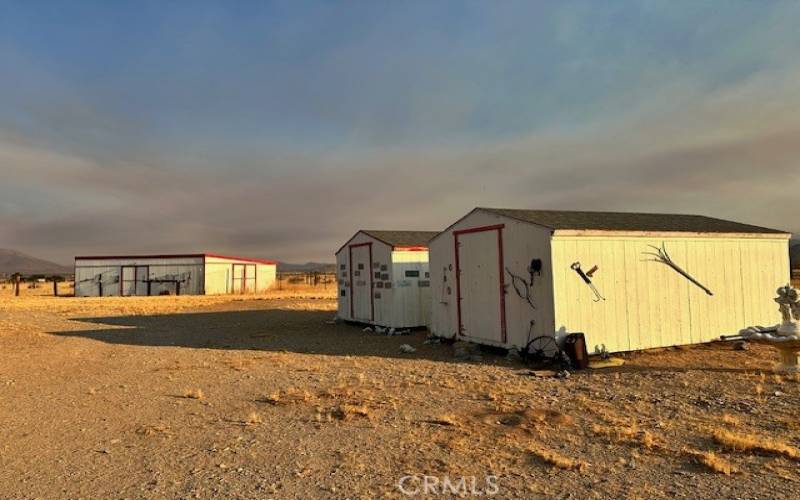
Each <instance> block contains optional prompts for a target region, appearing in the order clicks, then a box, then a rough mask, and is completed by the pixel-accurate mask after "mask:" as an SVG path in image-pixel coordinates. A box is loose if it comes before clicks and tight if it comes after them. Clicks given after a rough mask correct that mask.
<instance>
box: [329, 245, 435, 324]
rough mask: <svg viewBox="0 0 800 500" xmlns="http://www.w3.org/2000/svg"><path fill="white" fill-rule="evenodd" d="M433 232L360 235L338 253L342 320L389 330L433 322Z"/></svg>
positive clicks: (340, 316)
mask: <svg viewBox="0 0 800 500" xmlns="http://www.w3.org/2000/svg"><path fill="white" fill-rule="evenodd" d="M436 234H438V233H437V232H435V231H372V230H361V231H359V232H357V233H356V234H355V235H354V236H353V237H352V238H350V239H349V240H348V241H347V243H345V244H344V245H343V246H342V247H341V248H340V249H339V250H338V251H337V252H336V265H337V272H338V280H337V281H338V282H339V313H338V316H339V318H341V319H343V320H345V321H356V322H360V323H368V324H372V325H379V326H384V327H389V328H415V327H420V326H427V325H428V324H429V322H430V311H431V294H430V290H431V289H430V271H429V269H428V241H430V239H431V238H432V237H434V236H435V235H436Z"/></svg>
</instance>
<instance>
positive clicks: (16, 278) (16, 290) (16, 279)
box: [14, 273, 20, 297]
mask: <svg viewBox="0 0 800 500" xmlns="http://www.w3.org/2000/svg"><path fill="white" fill-rule="evenodd" d="M19 279H20V275H19V273H15V274H14V296H15V297H19Z"/></svg>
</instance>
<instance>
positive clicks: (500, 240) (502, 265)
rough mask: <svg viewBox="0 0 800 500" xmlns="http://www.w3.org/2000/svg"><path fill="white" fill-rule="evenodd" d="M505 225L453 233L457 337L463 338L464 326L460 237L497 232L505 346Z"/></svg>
mask: <svg viewBox="0 0 800 500" xmlns="http://www.w3.org/2000/svg"><path fill="white" fill-rule="evenodd" d="M505 227H506V226H505V224H496V225H494V226H480V227H472V228H468V229H461V230H458V231H453V245H454V250H455V263H456V311H457V316H458V331H457V332H456V335H458V336H463V332H464V325H463V323H462V319H461V299H462V297H461V260H460V255H459V251H458V247H459V242H458V237H459V236H460V235H462V234H470V233H482V232H485V231H497V250H498V258H497V261H498V266H499V268H500V334H501V338H502V342H503V343H504V344H505V343H506V341H507V333H506V283H505V263H504V257H503V229H504V228H505Z"/></svg>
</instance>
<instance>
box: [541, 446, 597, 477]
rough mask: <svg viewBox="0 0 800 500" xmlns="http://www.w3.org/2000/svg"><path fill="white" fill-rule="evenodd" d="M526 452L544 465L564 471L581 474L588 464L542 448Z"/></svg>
mask: <svg viewBox="0 0 800 500" xmlns="http://www.w3.org/2000/svg"><path fill="white" fill-rule="evenodd" d="M528 451H529V452H530V453H531V454H532V455H533V456H535V457H536V458H538V459H540V460H542V461H543V462H544V463H546V464H549V465H552V466H554V467H557V468H559V469H564V470H573V471H578V472H581V471H583V470H585V469H586V468H587V467H588V466H589V464H588V463H586V462H584V461H583V460H577V459H574V458H569V457H565V456H564V455H561V454H559V453H556V452H555V451H552V450H548V449H546V448H544V447H542V446H539V445H534V446H531V447H530V448H529V449H528Z"/></svg>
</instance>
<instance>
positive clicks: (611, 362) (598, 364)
mask: <svg viewBox="0 0 800 500" xmlns="http://www.w3.org/2000/svg"><path fill="white" fill-rule="evenodd" d="M624 364H625V360H624V359H622V358H611V357H609V358H607V359H600V360H598V361H589V368H591V369H592V370H600V369H602V368H614V367H617V366H622V365H624Z"/></svg>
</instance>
